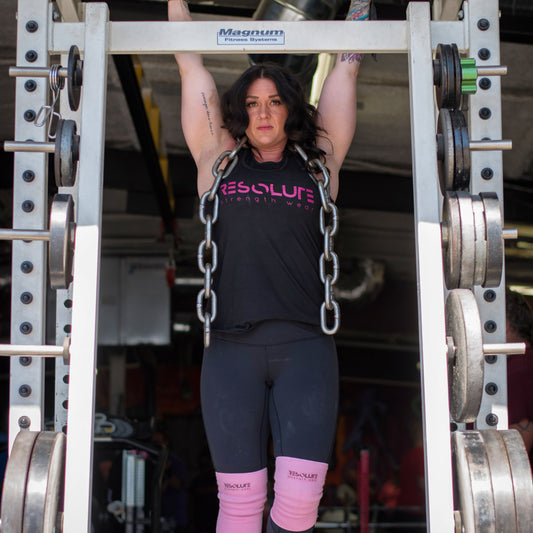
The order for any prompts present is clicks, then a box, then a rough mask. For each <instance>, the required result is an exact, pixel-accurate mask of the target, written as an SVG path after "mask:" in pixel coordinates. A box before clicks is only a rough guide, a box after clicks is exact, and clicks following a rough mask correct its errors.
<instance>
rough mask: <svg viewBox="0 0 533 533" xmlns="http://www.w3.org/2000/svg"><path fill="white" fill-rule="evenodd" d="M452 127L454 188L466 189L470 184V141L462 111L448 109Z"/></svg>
mask: <svg viewBox="0 0 533 533" xmlns="http://www.w3.org/2000/svg"><path fill="white" fill-rule="evenodd" d="M450 117H451V120H452V127H453V138H454V150H455V154H454V156H455V170H454V186H453V188H454V190H466V189H468V186H469V184H470V143H469V140H468V128H467V125H466V119H465V116H464V114H463V112H462V111H460V110H458V109H454V110H451V111H450Z"/></svg>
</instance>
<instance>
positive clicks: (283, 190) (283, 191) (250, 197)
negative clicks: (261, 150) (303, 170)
mask: <svg viewBox="0 0 533 533" xmlns="http://www.w3.org/2000/svg"><path fill="white" fill-rule="evenodd" d="M219 191H220V193H221V195H222V196H221V197H220V200H221V202H222V203H224V204H230V203H239V202H253V203H256V204H259V203H268V204H271V205H272V204H275V205H286V206H288V207H297V208H304V209H306V210H308V211H314V203H315V194H314V191H313V189H309V188H308V187H302V186H300V185H283V184H279V183H267V182H265V183H262V182H261V183H254V184H252V185H246V184H245V183H244V182H243V181H227V182H224V183H222V184H221V185H220V187H219Z"/></svg>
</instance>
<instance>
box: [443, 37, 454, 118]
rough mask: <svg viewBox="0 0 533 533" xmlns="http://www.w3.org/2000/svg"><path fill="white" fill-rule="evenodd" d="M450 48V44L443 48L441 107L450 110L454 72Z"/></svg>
mask: <svg viewBox="0 0 533 533" xmlns="http://www.w3.org/2000/svg"><path fill="white" fill-rule="evenodd" d="M449 48H450V46H449V45H448V44H444V45H442V48H441V63H442V82H441V83H442V101H441V105H440V107H444V108H446V109H448V108H449V107H450V90H451V87H452V85H451V84H450V82H451V78H450V76H453V71H451V70H450V67H451V66H452V65H451V63H450V50H449Z"/></svg>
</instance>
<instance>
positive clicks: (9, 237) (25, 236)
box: [0, 229, 50, 241]
mask: <svg viewBox="0 0 533 533" xmlns="http://www.w3.org/2000/svg"><path fill="white" fill-rule="evenodd" d="M49 240H50V232H49V231H48V230H38V229H3V230H0V241H49Z"/></svg>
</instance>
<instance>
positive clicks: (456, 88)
mask: <svg viewBox="0 0 533 533" xmlns="http://www.w3.org/2000/svg"><path fill="white" fill-rule="evenodd" d="M450 56H451V62H452V64H453V72H454V75H453V84H451V86H450V92H451V96H450V103H451V105H450V107H452V108H453V109H461V97H462V91H461V84H462V81H463V71H462V69H461V57H460V56H459V49H458V48H457V45H456V44H455V43H452V44H451V45H450Z"/></svg>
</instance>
